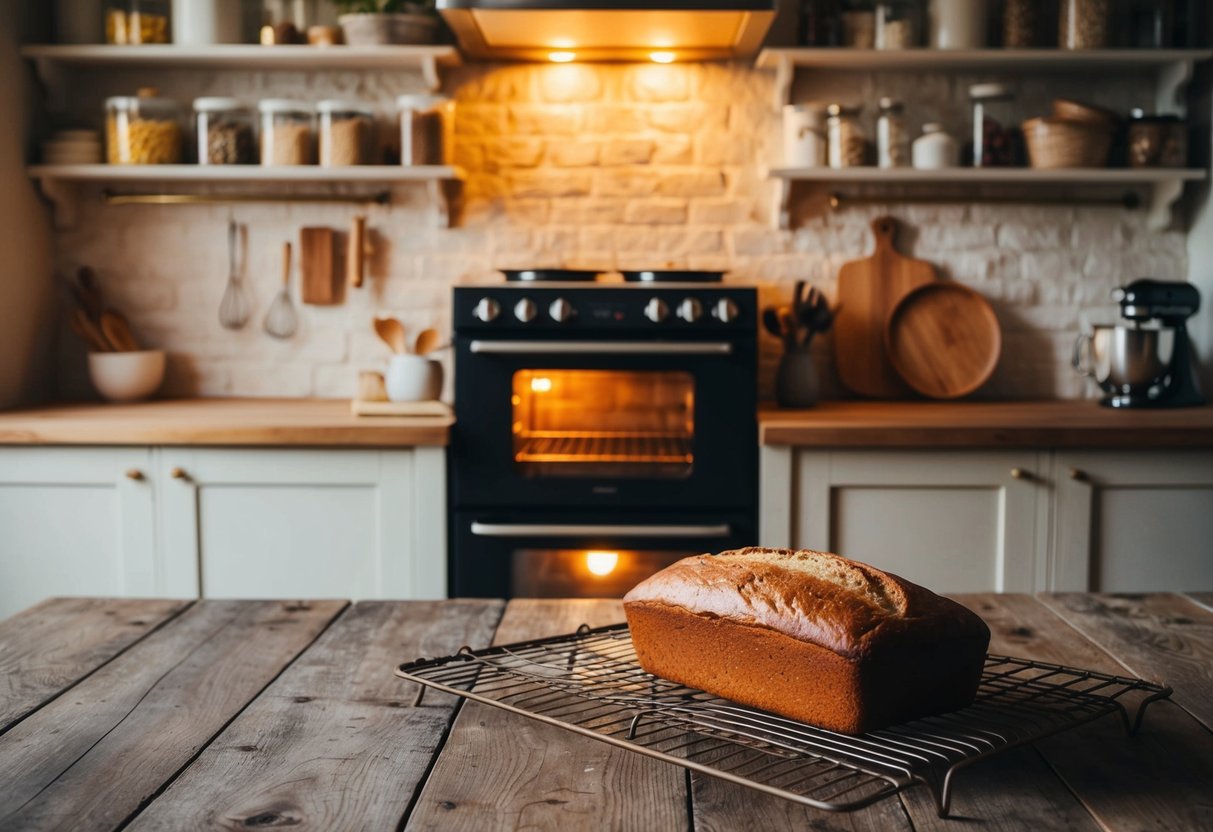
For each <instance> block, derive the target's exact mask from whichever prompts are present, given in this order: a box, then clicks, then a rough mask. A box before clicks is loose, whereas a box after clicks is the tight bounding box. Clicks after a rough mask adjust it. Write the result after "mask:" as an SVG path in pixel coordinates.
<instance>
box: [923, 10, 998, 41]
mask: <svg viewBox="0 0 1213 832" xmlns="http://www.w3.org/2000/svg"><path fill="white" fill-rule="evenodd" d="M986 12H987V9H986V0H930V6H929V14H928V16H929V18H930V27H929V31H930V37H929V39H928V43H929V45H930V46H931V48H932V49H981V48H982V47H983V46H985V45H986Z"/></svg>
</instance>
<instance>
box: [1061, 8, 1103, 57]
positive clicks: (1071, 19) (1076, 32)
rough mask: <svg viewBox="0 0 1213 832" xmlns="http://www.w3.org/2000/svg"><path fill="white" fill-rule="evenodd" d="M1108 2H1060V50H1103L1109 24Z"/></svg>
mask: <svg viewBox="0 0 1213 832" xmlns="http://www.w3.org/2000/svg"><path fill="white" fill-rule="evenodd" d="M1111 16H1112V10H1111V3H1110V0H1061V19H1060V20H1059V21H1058V31H1059V36H1058V40H1059V45H1060V46H1061V48H1062V49H1103V48H1105V47H1106V46H1107V45H1108V29H1109V27H1110V24H1111Z"/></svg>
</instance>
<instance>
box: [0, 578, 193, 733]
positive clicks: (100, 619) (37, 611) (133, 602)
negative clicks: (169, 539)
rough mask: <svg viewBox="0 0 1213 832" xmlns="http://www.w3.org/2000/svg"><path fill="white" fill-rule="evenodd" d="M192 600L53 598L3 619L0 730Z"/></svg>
mask: <svg viewBox="0 0 1213 832" xmlns="http://www.w3.org/2000/svg"><path fill="white" fill-rule="evenodd" d="M189 604H190V602H189V601H163V600H142V599H131V598H128V599H119V598H50V599H48V600H46V601H43V602H42V603H41V604H38V605H36V606H33V607H30V608H29V609H28V610H25V611H24V612H19V613H17V614H16V615H14V616H12V617H11V618H8V619H5V620H4V621H0V733H3V732H4V731H5V730H6V729H7V728H8V726H9V725H11V724H13V723H14V722H16V721H17V720H19V719H21V718H22V717H24V716H25V715H26V714H28V713H29V712H30V711H32V710H34V709H35V708H37V707H38V706H39V705H41V704H42V703H44V702H46V701H47V700H49V699H53V698H54V697H55V696H57V695H58V694H59V693H60V692H61V691H63V690H65V689H66V688H69V687H71V686H72V685H74V684H75V683H76V682H77V681H79V680H80V679H82V678H84V677H85V676H87V675H88V674H90V673H92V672H93V671H94V670H96V669H97V668H98V667H101V666H102V665H104V664H105V663H106V662H108V661H110V660H111V659H113V658H114V656H117V655H118V654H119V653H121V652H122V651H123V650H125V649H127V648H128V647H130V646H131V645H132V644H135V643H136V642H138V641H139V639H141V638H143V637H144V636H146V635H147V634H148V633H150V632H152V631H153V630H155V629H156V628H157V627H159V626H160V625H161V624H163V623H164V622H165V621H167V620H168V619H170V618H172V617H173V616H174V615H177V614H178V613H180V612H181V611H182V610H183V609H185V608H186V607H188V606H189Z"/></svg>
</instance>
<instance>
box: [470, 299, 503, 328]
mask: <svg viewBox="0 0 1213 832" xmlns="http://www.w3.org/2000/svg"><path fill="white" fill-rule="evenodd" d="M500 314H501V304H500V303H498V302H497V301H495V300H493V299H492V298H481V299H480V302H479V303H477V304H476V305H475V306H474V307H473V308H472V316H473V317H474V318H476V320H478V321H482V322H483V323H486V324H489V323H492V322H493V321H495V320H497V316H498V315H500Z"/></svg>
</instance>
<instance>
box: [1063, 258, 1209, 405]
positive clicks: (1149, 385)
mask: <svg viewBox="0 0 1213 832" xmlns="http://www.w3.org/2000/svg"><path fill="white" fill-rule="evenodd" d="M1112 297H1113V298H1114V299H1115V300H1116V302H1117V303H1119V304H1120V314H1121V316H1122V317H1123V318H1124V319H1125V320H1127V321H1130V322H1131V324H1130V325H1127V326H1126V325H1124V324H1118V325H1115V326H1097V327H1095V328H1094V331H1093V332H1092V334H1091V335H1082V336H1079V339H1078V342H1077V343H1076V344H1075V345H1074V367H1075V369H1077V370H1078V371H1079V372H1080V373H1081V374H1082V375H1085V376H1089V377H1091V378H1094V379H1095V381H1096V382H1097V383H1098V384H1099V386H1100V388H1101V389H1102V390H1103V391H1104V392H1105V393H1107V394H1108V395H1107V396H1105V397H1104V398H1103V399H1101V400H1100V404H1102V405H1104V406H1106V407H1188V406H1192V405H1200V404H1204V403H1205V401H1206V399H1205V397H1204V395H1203V393H1202V392H1201V389H1200V380H1199V379H1198V378H1197V373H1196V370H1197V368H1196V354H1195V351H1194V350H1193V348H1192V342H1191V340H1190V339H1189V338H1188V329H1187V325H1186V321H1187V320H1188V318H1190V317H1192V316H1193V315H1195V314H1196V312H1197V310H1199V309H1200V292H1199V290H1197V288H1196V287H1195V286H1193V285H1191V284H1190V283H1166V282H1163V281H1159V280H1148V279H1145V280H1135V281H1133V282H1132V283H1130V284H1129V285H1127V286H1123V287H1121V288H1119V289H1117V290H1116V291H1115V292H1114V293H1113V295H1112Z"/></svg>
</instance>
